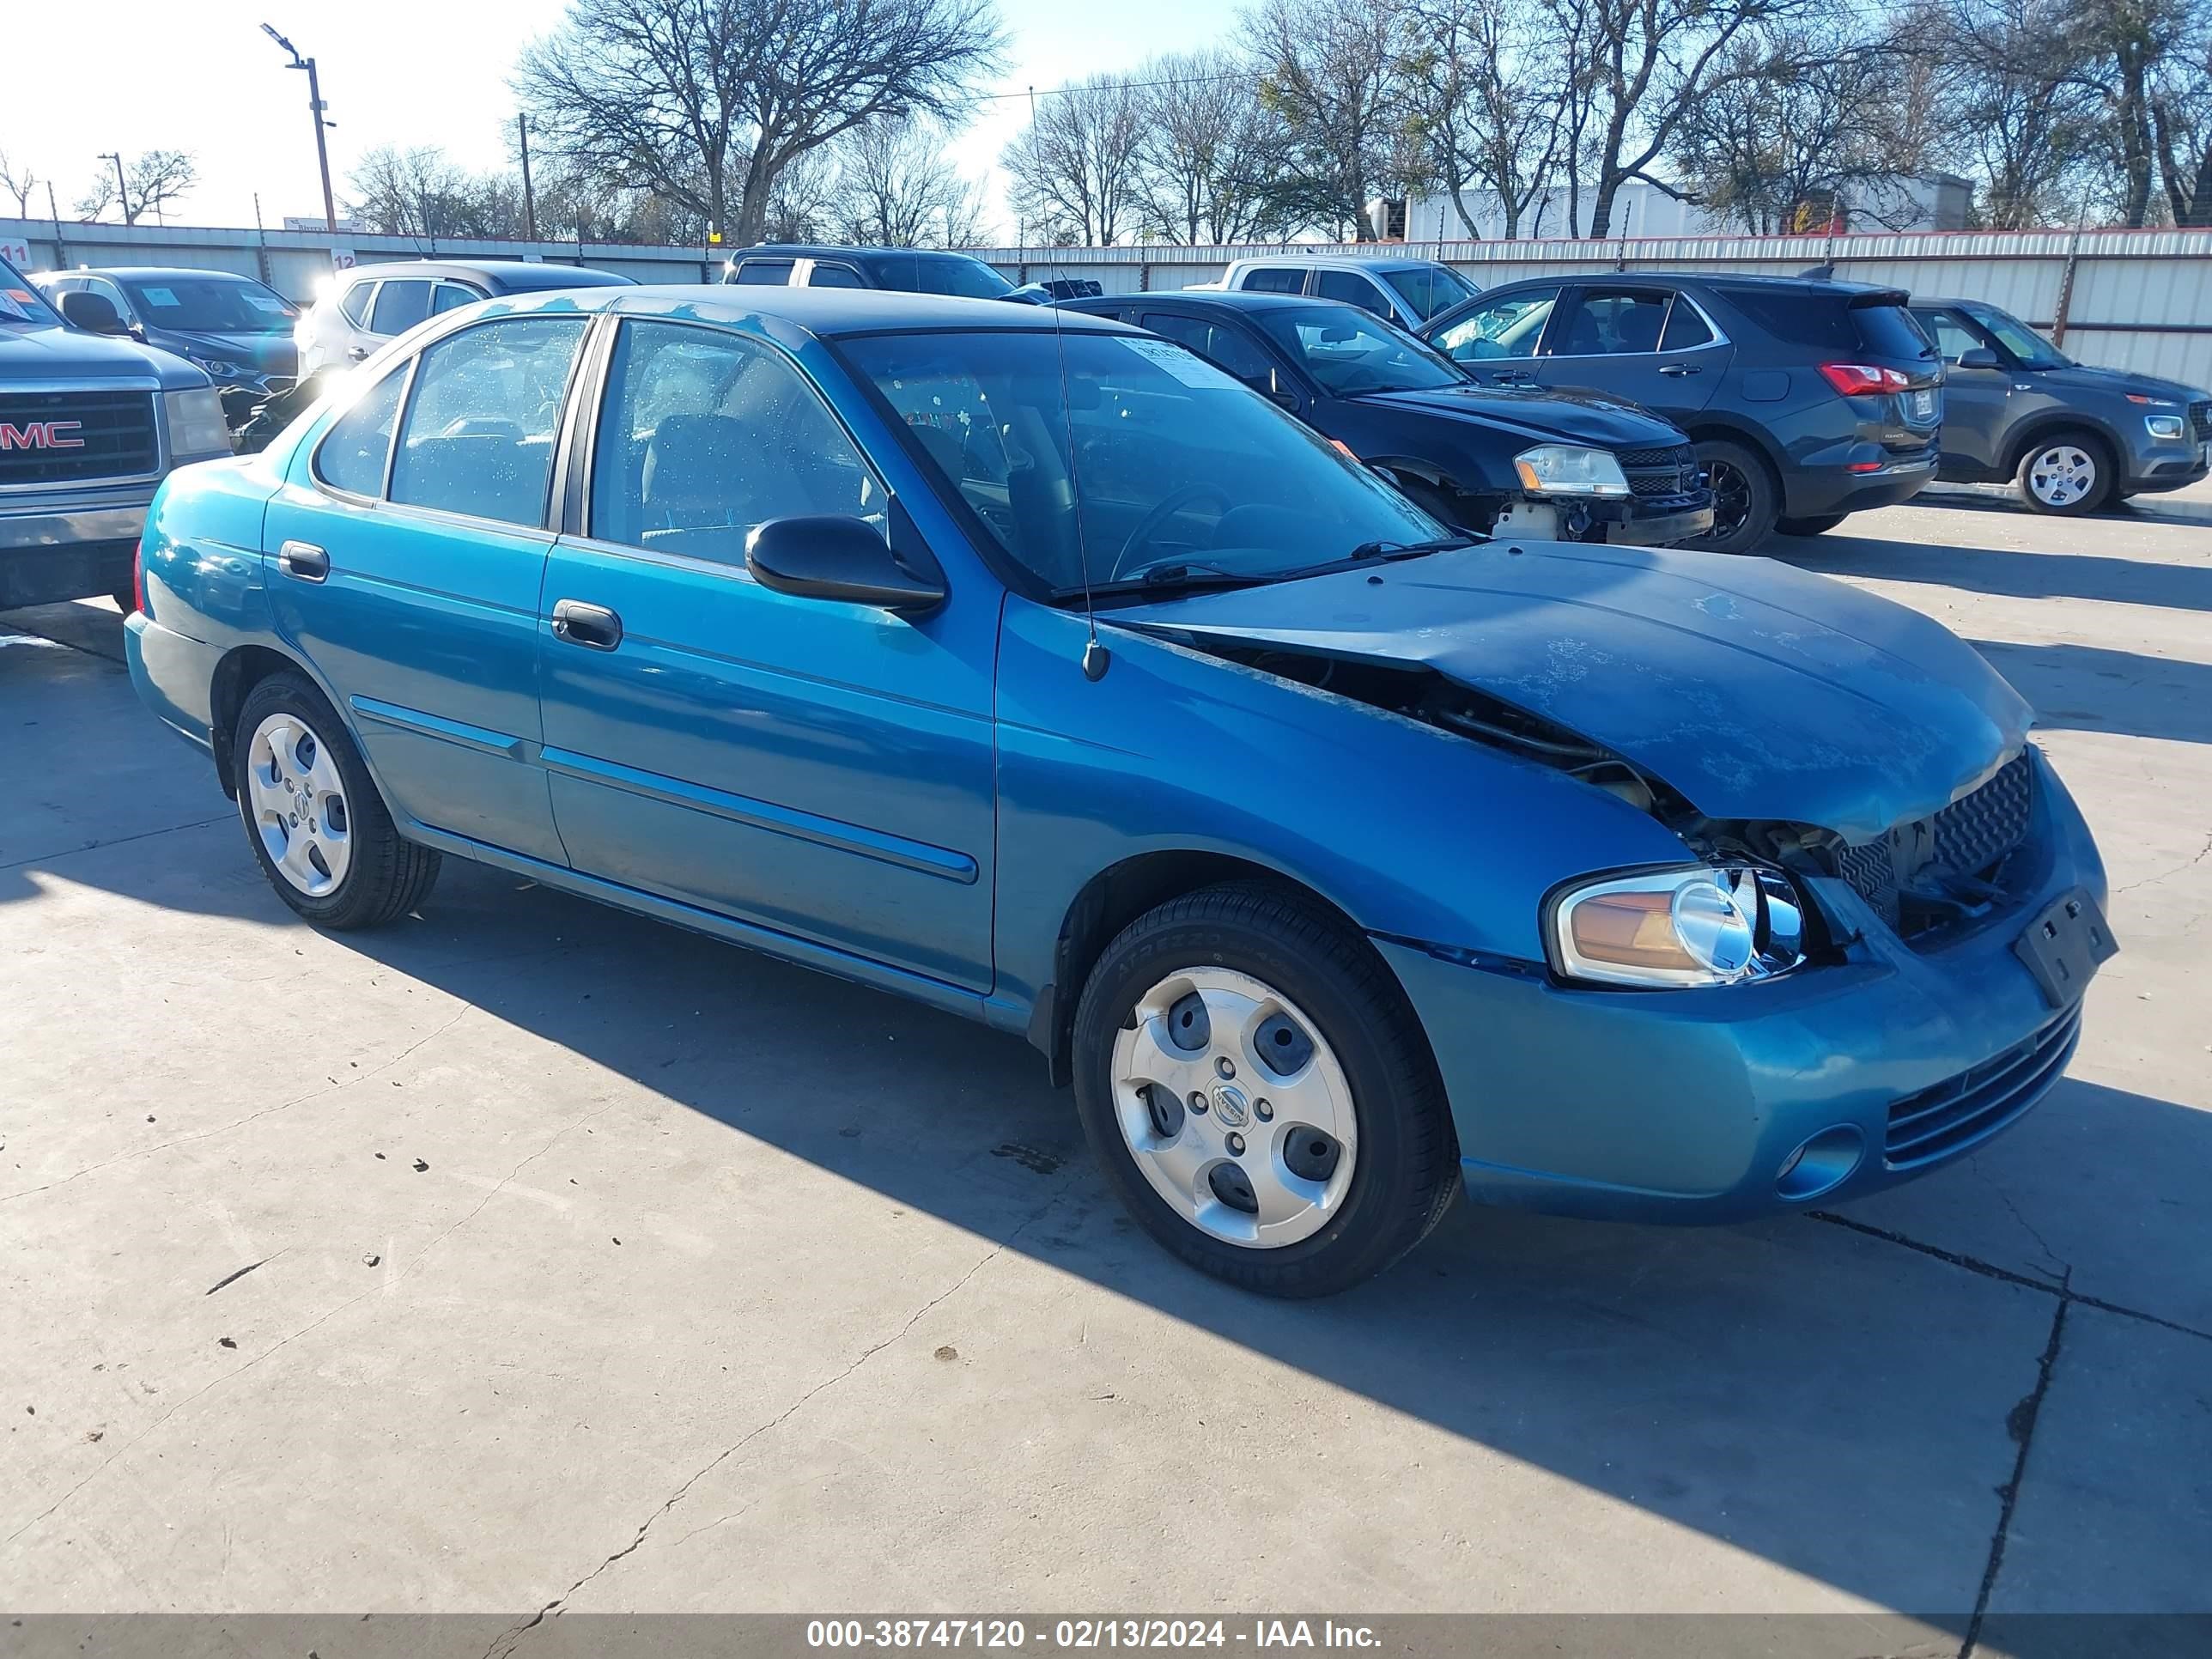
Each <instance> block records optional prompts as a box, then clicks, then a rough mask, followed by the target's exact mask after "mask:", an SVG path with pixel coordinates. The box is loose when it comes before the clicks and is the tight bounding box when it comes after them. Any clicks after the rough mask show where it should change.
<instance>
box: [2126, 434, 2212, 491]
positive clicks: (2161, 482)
mask: <svg viewBox="0 0 2212 1659" xmlns="http://www.w3.org/2000/svg"><path fill="white" fill-rule="evenodd" d="M2208 475H2212V441H2203V442H2200V441H2197V440H2196V439H2194V438H2193V437H2192V438H2191V439H2187V440H2176V441H2171V442H2168V441H2160V440H2152V439H2148V438H2147V439H2145V440H2144V441H2142V442H2141V443H2139V444H2137V445H2136V447H2135V453H2133V454H2131V455H2130V456H2129V457H2128V477H2127V482H2126V483H2125V484H2124V486H2123V488H2124V489H2126V490H2127V492H2128V494H2130V495H2156V494H2158V493H2160V491H2162V490H2167V489H2181V488H2183V487H2184V486H2185V485H2187V484H2193V483H2196V482H2197V480H2198V479H2200V478H2203V477H2207V476H2208Z"/></svg>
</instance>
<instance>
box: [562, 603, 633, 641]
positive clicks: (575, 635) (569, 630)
mask: <svg viewBox="0 0 2212 1659" xmlns="http://www.w3.org/2000/svg"><path fill="white" fill-rule="evenodd" d="M622 636H623V629H622V618H621V617H617V615H615V613H614V612H613V611H610V610H608V609H607V608H606V606H605V605H586V604H585V603H584V602H583V601H582V600H580V599H559V600H556V601H555V603H554V605H553V637H554V638H555V639H556V640H566V641H568V643H569V644H571V645H583V646H589V647H591V648H592V650H594V651H611V650H613V649H614V648H615V647H617V646H618V645H620V644H621V643H622Z"/></svg>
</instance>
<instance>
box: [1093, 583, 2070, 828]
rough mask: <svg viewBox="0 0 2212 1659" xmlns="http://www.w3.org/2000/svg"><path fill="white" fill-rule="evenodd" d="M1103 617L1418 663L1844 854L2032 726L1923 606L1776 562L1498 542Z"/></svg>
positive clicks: (2000, 752) (2017, 742) (1701, 804)
mask: <svg viewBox="0 0 2212 1659" xmlns="http://www.w3.org/2000/svg"><path fill="white" fill-rule="evenodd" d="M1370 576H1379V577H1380V578H1381V580H1380V581H1379V582H1377V581H1374V580H1370ZM1109 620H1110V621H1111V622H1113V623H1120V624H1124V625H1128V626H1133V627H1137V628H1140V629H1145V630H1146V631H1148V632H1157V633H1164V634H1174V633H1177V632H1181V633H1183V634H1185V635H1198V636H1200V638H1201V639H1203V638H1206V637H1211V638H1214V639H1218V640H1223V641H1231V640H1234V641H1246V642H1252V643H1266V644H1270V645H1274V646H1278V647H1282V648H1285V649H1289V650H1297V651H1304V652H1309V653H1317V654H1325V655H1335V656H1342V657H1346V658H1354V659H1364V660H1368V661H1372V662H1381V663H1390V664H1402V665H1426V666H1428V667H1430V668H1432V669H1434V670H1435V671H1437V673H1439V674H1442V675H1443V676H1445V677H1446V678H1449V679H1452V680H1455V681H1458V682H1459V683H1461V684H1465V685H1468V686H1472V687H1474V688H1476V689H1477V690H1481V691H1484V692H1486V693H1488V694H1489V695H1490V696H1494V697H1497V698H1499V699H1500V700H1502V701H1504V702H1509V703H1511V704H1513V705H1515V706H1516V707H1518V708H1522V709H1524V710H1526V711H1528V713H1530V714H1538V715H1541V716H1543V717H1544V718H1545V719H1547V720H1553V721H1555V722H1556V723H1558V724H1559V725H1560V726H1566V727H1568V728H1569V729H1570V730H1571V731H1574V732H1578V733H1580V734H1581V735H1582V736H1583V737H1585V738H1590V739H1592V740H1594V741H1595V742H1597V743H1600V744H1604V745H1606V746H1607V748H1610V749H1612V750H1614V751H1615V752H1616V753H1618V754H1620V755H1621V756H1623V757H1626V759H1628V760H1630V761H1632V762H1633V763H1635V764H1636V765H1638V766H1639V767H1641V768H1643V769H1644V770H1646V771H1648V772H1650V773H1651V774H1652V775H1656V776H1657V777H1658V778H1660V779H1662V780H1663V781H1666V782H1667V783H1668V784H1670V785H1671V786H1673V787H1674V789H1675V790H1677V791H1678V792H1680V793H1681V794H1682V795H1683V796H1684V797H1686V799H1688V800H1689V801H1690V803H1691V804H1692V805H1694V806H1695V807H1697V808H1698V810H1699V811H1701V812H1703V813H1704V814H1705V815H1706V816H1707V817H1713V818H1744V819H1775V820H1783V821H1787V822H1794V823H1810V824H1817V825H1820V826H1821V827H1823V828H1826V829H1832V830H1834V831H1835V832H1837V833H1838V834H1839V835H1841V836H1844V838H1845V839H1846V840H1849V841H1851V842H1859V841H1863V840H1869V839H1871V838H1873V837H1874V836H1877V835H1879V834H1880V833H1881V831H1882V830H1884V829H1887V828H1888V827H1889V826H1890V825H1891V824H1893V823H1896V822H1898V821H1899V819H1901V818H1907V817H1923V816H1924V815H1926V814H1928V813H1929V812H1933V811H1936V809H1937V808H1938V807H1941V806H1942V805H1945V804H1947V803H1948V802H1949V801H1951V800H1952V799H1955V798H1956V797H1957V796H1958V795H1960V793H1964V792H1965V791H1966V790H1967V789H1969V788H1972V787H1974V786H1975V785H1977V784H1978V783H1980V782H1981V781H1983V780H1984V779H1985V778H1987V777H1988V776H1989V775H1990V774H1991V773H1992V772H1994V771H1995V770H1996V769H1997V767H1998V766H1999V765H2000V764H2001V763H2002V762H2003V761H2005V760H2007V759H2008V758H2009V757H2011V756H2012V755H2014V754H2015V753H2016V752H2018V750H2019V749H2020V747H2021V744H2022V743H2023V742H2025V740H2026V738H2027V729H2028V723H2029V720H2030V710H2029V708H2028V707H2027V704H2026V703H2025V702H2022V701H2021V698H2020V697H2019V696H2018V695H2017V694H2016V693H2015V691H2014V690H2012V688H2011V687H2010V686H2008V685H2007V684H2005V682H2004V681H2003V680H2002V678H1999V676H1998V675H1997V673H1996V671H1995V670H1994V669H1992V668H1991V667H1990V665H1988V664H1987V663H1986V662H1984V660H1983V659H1982V658H1981V656H1980V654H1979V653H1977V652H1976V651H1975V650H1974V649H1973V648H1972V647H1971V646H1969V645H1967V644H1966V642H1965V641H1962V640H1960V639H1959V638H1958V637H1957V636H1956V635H1954V634H1952V633H1951V632H1950V631H1949V630H1948V629H1945V628H1943V627H1942V626H1941V625H1940V624H1938V623H1934V622H1931V621H1929V619H1928V618H1927V617H1923V616H1922V615H1920V613H1919V612H1917V611H1910V610H1907V609H1906V608H1905V607H1904V606H1903V605H1893V604H1892V603H1890V602H1889V601H1888V600H1887V599H1877V598H1875V596H1874V595H1872V594H1870V593H1865V592H1861V591H1859V590H1858V589H1857V588H1854V587H1851V586H1847V585H1845V584H1844V583H1843V582H1839V581H1832V580H1828V579H1827V578H1826V577H1822V576H1814V575H1809V574H1806V573H1804V572H1802V571H1799V570H1796V569H1792V568H1790V566H1788V565H1784V564H1778V563H1776V562H1772V561H1771V560H1766V559H1750V558H1732V557H1729V556H1725V555H1722V554H1714V553H1698V552H1691V551H1686V550H1680V549H1673V548H1636V547H1614V546H1609V545H1604V544H1565V543H1556V542H1527V543H1511V544H1508V543H1504V542H1492V543H1489V544H1486V545H1482V546H1478V547H1473V548H1468V549H1465V550H1460V551H1456V552H1451V553H1443V554H1436V555H1431V556H1429V557H1427V558H1424V559H1419V560H1411V561H1408V562H1405V563H1403V564H1396V565H1389V566H1384V567H1383V568H1380V569H1377V570H1373V571H1369V570H1360V569H1353V570H1347V571H1342V572H1340V573H1337V574H1333V575H1327V576H1316V577H1311V578H1309V579H1307V580H1303V581H1290V582H1277V583H1273V584H1272V585H1270V586H1265V587H1252V588H1243V589H1235V590H1231V591H1228V592H1219V593H1201V594H1196V595H1194V596H1192V597H1191V598H1189V599H1178V600H1171V601H1166V602H1162V603H1158V604H1154V605H1146V606H1143V607H1141V608H1139V609H1135V610H1129V611H1115V612H1114V613H1111V616H1110V617H1101V618H1100V621H1101V622H1102V623H1104V622H1108V621H1109Z"/></svg>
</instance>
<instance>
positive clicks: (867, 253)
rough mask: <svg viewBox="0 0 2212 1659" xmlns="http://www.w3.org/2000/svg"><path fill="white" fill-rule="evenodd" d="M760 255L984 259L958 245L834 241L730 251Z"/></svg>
mask: <svg viewBox="0 0 2212 1659" xmlns="http://www.w3.org/2000/svg"><path fill="white" fill-rule="evenodd" d="M756 256H757V257H759V258H767V259H854V260H861V261H876V260H883V259H915V260H921V259H930V260H938V259H959V260H962V261H964V262H965V263H967V264H981V263H982V261H981V260H979V259H977V258H976V257H975V255H974V254H972V253H963V252H959V251H958V250H957V249H954V248H941V247H841V246H837V245H836V243H834V242H756V243H754V244H753V245H752V246H750V247H741V248H736V249H733V250H732V252H731V253H730V258H732V259H750V258H755V257H756Z"/></svg>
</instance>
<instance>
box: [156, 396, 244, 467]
mask: <svg viewBox="0 0 2212 1659" xmlns="http://www.w3.org/2000/svg"><path fill="white" fill-rule="evenodd" d="M161 406H162V409H163V411H164V412H165V413H166V414H167V416H168V418H169V453H170V454H171V455H172V456H175V457H179V458H181V457H183V456H186V455H228V454H229V453H230V428H228V427H227V426H225V425H224V424H223V420H222V398H218V397H217V396H216V391H215V388H214V387H213V386H194V387H193V388H192V389H191V391H189V392H163V393H162V394H161Z"/></svg>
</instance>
